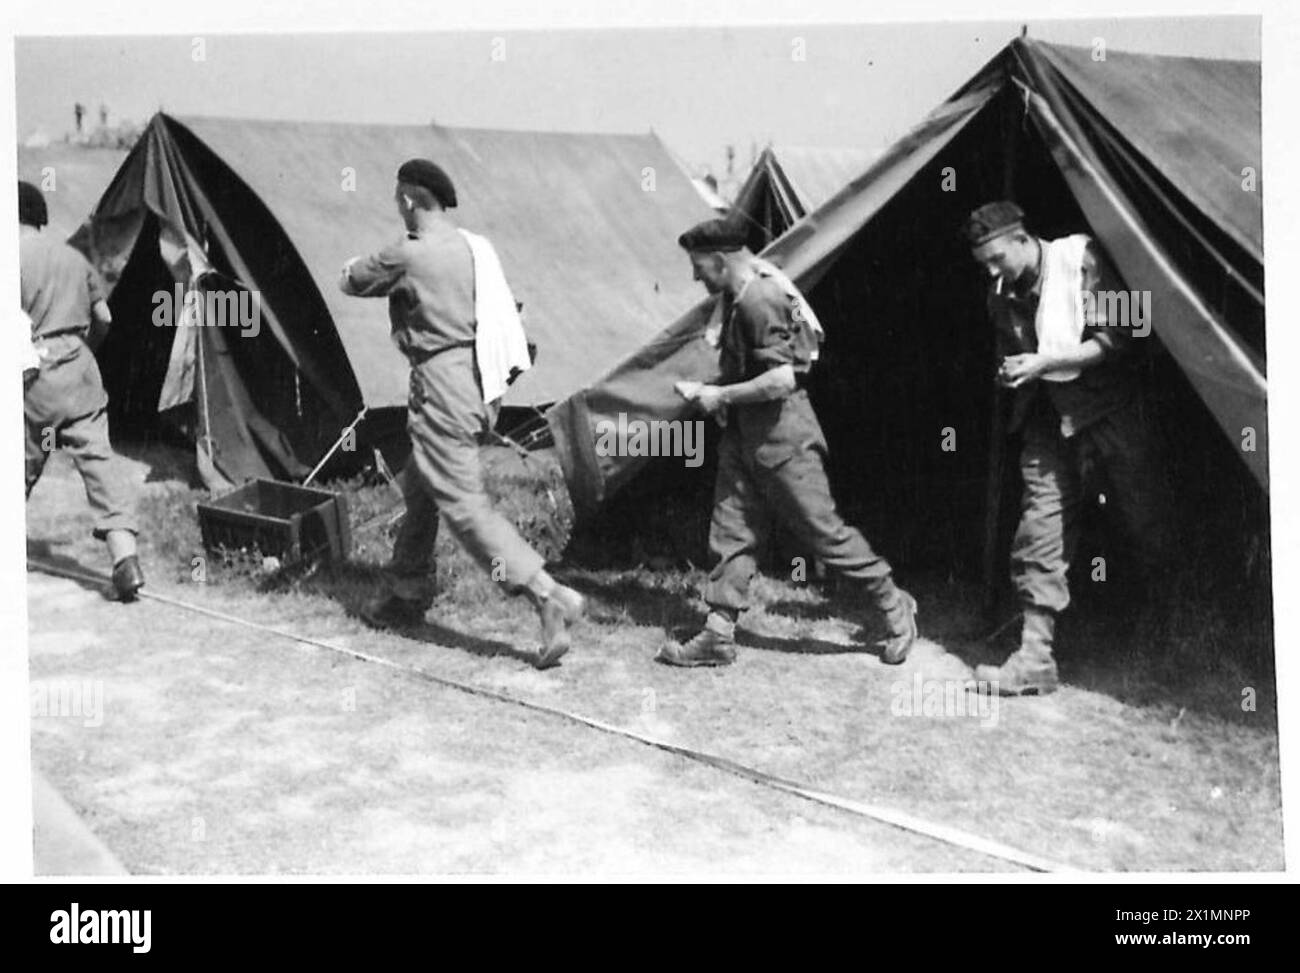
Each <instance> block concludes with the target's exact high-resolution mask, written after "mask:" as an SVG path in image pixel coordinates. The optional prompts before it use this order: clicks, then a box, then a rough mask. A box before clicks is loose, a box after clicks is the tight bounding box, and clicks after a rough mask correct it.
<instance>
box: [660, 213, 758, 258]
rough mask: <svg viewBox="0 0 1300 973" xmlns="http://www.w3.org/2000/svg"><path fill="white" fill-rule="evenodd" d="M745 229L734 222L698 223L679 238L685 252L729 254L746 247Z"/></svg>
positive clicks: (678, 242)
mask: <svg viewBox="0 0 1300 973" xmlns="http://www.w3.org/2000/svg"><path fill="white" fill-rule="evenodd" d="M746 237H747V234H746V232H745V228H744V227H743V226H741V225H739V224H738V223H735V222H734V221H732V220H726V219H712V220H705V221H704V222H703V223H697V224H696V225H695V226H693V227H691V228H690V229H689V230H687V231H686V232H685V233H683V234H682V235H681V236H679V237H678V238H677V244H678V246H680V247H681V248H682V249H683V250H691V251H702V252H705V253H714V252H722V253H727V252H730V251H733V250H739V249H741V248H742V247H744V246H745V240H746Z"/></svg>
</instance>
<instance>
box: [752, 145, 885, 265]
mask: <svg viewBox="0 0 1300 973" xmlns="http://www.w3.org/2000/svg"><path fill="white" fill-rule="evenodd" d="M873 157H874V155H873V153H871V152H868V151H867V150H865V149H834V148H805V147H796V146H782V147H781V148H780V149H777V148H774V147H772V146H770V145H769V146H768V147H767V148H765V149H763V151H762V153H760V154H759V157H758V160H757V161H756V162H755V163H754V168H753V169H751V170H750V172H749V176H748V177H747V178H746V179H745V182H744V183H743V184H742V185H741V187H740V189H739V190H737V192H736V199H735V201H734V202H733V203H732V206H731V211H732V212H733V213H735V214H737V215H738V216H740V217H742V218H743V219H744V220H745V221H746V223H747V224H748V225H749V227H750V228H751V231H752V232H751V234H750V240H749V246H750V249H751V250H753V251H754V252H755V253H757V252H758V251H760V250H762V249H764V248H765V247H766V246H767V245H768V244H769V243H771V242H772V241H773V240H775V239H776V238H777V237H779V236H781V235H782V234H784V233H785V231H786V230H788V229H790V227H792V226H794V224H795V223H797V222H799V221H800V220H801V219H803V218H804V217H805V216H807V215H808V214H809V213H811V212H812V211H813V210H815V209H817V208H818V207H819V206H821V205H822V204H823V203H824V202H826V200H828V199H830V198H831V197H832V196H834V195H835V194H836V193H837V192H839V191H840V190H841V189H843V188H844V187H845V186H847V185H848V183H849V180H851V179H852V178H853V177H854V176H858V175H860V174H861V173H863V172H864V171H865V170H866V168H867V165H868V164H869V163H870V162H871V160H872V158H873Z"/></svg>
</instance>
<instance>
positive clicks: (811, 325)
mask: <svg viewBox="0 0 1300 973" xmlns="http://www.w3.org/2000/svg"><path fill="white" fill-rule="evenodd" d="M749 266H750V269H751V270H753V271H754V273H755V274H757V275H758V276H759V277H771V278H772V279H773V280H774V281H776V282H777V283H778V284H779V285H781V290H782V291H784V292H785V296H786V297H788V298H790V300H791V302H792V303H793V304H794V310H795V314H794V318H795V320H796V321H798V322H800V323H802V324H803V325H804V327H806V328H807V329H808V330H809V331H811V332H812V341H811V342H810V344H811V345H812V355H811V358H812V360H813V361H814V362H815V361H817V359H818V358H819V357H821V345H822V341H823V340H824V339H825V338H826V332H825V330H823V328H822V323H821V321H819V320H818V319H817V313H816V312H815V311H814V310H813V309H812V305H811V304H809V303H808V299H807V298H805V297H804V296H803V294H802V292H800V290H799V288H797V287H795V285H794V281H792V280H791V279H790V278H789V277H787V276H786V275H785V271H783V270H782V269H781V268H780V267H778V266H777V265H776V264H774V263H772V262H771V261H769V260H764V259H763V258H762V257H752V258H750V264H749ZM722 303H723V302H722V300H721V299H719V300H717V301H716V302H714V305H713V310H712V311H711V312H710V313H709V323H708V324H707V325H706V326H705V329H704V340H705V341H707V342H708V343H709V345H710V347H713V348H716V347H718V342H719V340H720V339H721V336H722Z"/></svg>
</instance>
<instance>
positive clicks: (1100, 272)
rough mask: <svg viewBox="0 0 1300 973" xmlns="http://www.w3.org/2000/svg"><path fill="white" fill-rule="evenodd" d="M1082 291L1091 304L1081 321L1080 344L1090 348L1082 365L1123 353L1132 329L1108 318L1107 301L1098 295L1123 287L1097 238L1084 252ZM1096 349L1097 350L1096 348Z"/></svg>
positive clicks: (1129, 348)
mask: <svg viewBox="0 0 1300 973" xmlns="http://www.w3.org/2000/svg"><path fill="white" fill-rule="evenodd" d="M1082 287H1083V292H1084V294H1085V295H1088V294H1091V295H1092V300H1091V302H1090V304H1091V308H1090V311H1091V313H1089V314H1088V315H1087V318H1086V319H1085V321H1084V330H1083V333H1084V340H1083V342H1082V345H1081V347H1083V348H1089V349H1091V350H1089V351H1088V352H1087V359H1088V360H1087V362H1084V363H1080V364H1082V366H1083V367H1085V368H1086V367H1089V365H1095V364H1097V363H1098V362H1101V361H1104V360H1105V359H1107V358H1110V357H1113V356H1116V355H1126V354H1129V353H1131V352H1132V350H1133V337H1134V332H1133V330H1132V328H1130V327H1127V326H1126V325H1127V324H1128V322H1120V321H1110V320H1108V319H1107V317H1106V313H1107V311H1108V309H1109V306H1110V305H1109V302H1108V301H1106V300H1104V299H1101V300H1099V299H1098V298H1099V296H1101V295H1105V294H1113V293H1116V292H1118V291H1120V290H1123V289H1125V288H1124V287H1123V284H1122V283H1121V282H1120V279H1119V275H1118V274H1117V273H1115V268H1114V267H1112V266H1111V264H1110V261H1109V260H1107V259H1106V256H1105V254H1103V253H1102V252H1101V248H1100V247H1098V246H1097V244H1096V241H1089V243H1088V247H1087V249H1086V250H1084V252H1083V284H1082ZM1098 349H1099V350H1098Z"/></svg>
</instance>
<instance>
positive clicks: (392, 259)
mask: <svg viewBox="0 0 1300 973" xmlns="http://www.w3.org/2000/svg"><path fill="white" fill-rule="evenodd" d="M405 271H406V262H405V260H404V259H403V257H402V251H401V244H393V245H392V246H388V247H385V248H384V249H383V250H380V251H379V252H378V253H372V254H370V255H369V256H365V257H353V258H352V259H351V260H349V261H348V262H347V263H345V264H344V265H343V271H342V273H341V274H340V275H339V290H341V291H343V293H344V294H350V295H351V296H353V297H387V296H388V295H389V294H390V293H392V291H393V289H394V288H395V287H396V286H397V285H398V284H399V283H400V282H401V280H402V275H403V274H404V273H405Z"/></svg>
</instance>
